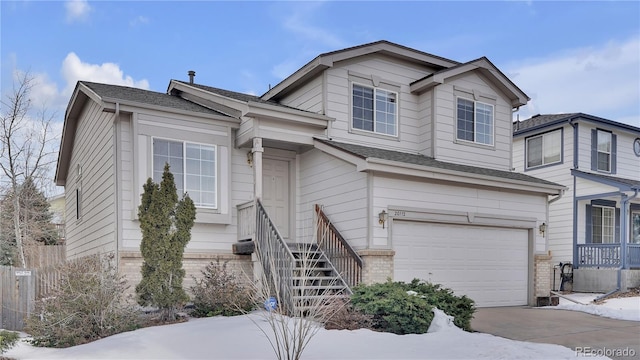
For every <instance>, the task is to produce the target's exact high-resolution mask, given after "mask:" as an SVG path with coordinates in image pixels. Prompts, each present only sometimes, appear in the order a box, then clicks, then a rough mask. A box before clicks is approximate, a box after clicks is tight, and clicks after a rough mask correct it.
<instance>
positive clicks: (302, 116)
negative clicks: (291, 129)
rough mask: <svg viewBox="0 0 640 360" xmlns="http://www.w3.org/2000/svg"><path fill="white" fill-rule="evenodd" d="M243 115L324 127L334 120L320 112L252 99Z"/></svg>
mask: <svg viewBox="0 0 640 360" xmlns="http://www.w3.org/2000/svg"><path fill="white" fill-rule="evenodd" d="M245 116H250V117H257V118H260V117H264V118H270V119H278V120H284V121H291V122H296V123H301V124H306V125H311V126H314V127H321V128H326V127H327V125H328V122H329V121H333V120H334V119H333V118H330V117H328V116H325V115H321V114H315V113H310V112H306V111H302V110H296V109H291V108H287V107H284V106H277V105H270V104H265V103H259V102H254V101H250V102H249V111H248V112H247V113H246V114H245Z"/></svg>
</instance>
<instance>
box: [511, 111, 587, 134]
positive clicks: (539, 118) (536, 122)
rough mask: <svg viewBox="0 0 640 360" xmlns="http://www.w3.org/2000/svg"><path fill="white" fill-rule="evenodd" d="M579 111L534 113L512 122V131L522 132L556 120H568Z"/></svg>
mask: <svg viewBox="0 0 640 360" xmlns="http://www.w3.org/2000/svg"><path fill="white" fill-rule="evenodd" d="M577 115H579V113H566V114H550V115H536V116H533V117H531V118H529V119H526V120H522V121H516V122H514V123H513V132H514V133H517V132H522V131H525V130H529V129H532V128H536V127H539V126H544V125H546V124H549V123H553V122H556V121H562V120H568V119H569V118H572V117H574V116H577Z"/></svg>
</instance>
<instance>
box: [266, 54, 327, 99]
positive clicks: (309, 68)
mask: <svg viewBox="0 0 640 360" xmlns="http://www.w3.org/2000/svg"><path fill="white" fill-rule="evenodd" d="M331 66H333V61H331V60H328V59H327V57H326V56H317V57H316V58H315V59H313V60H311V61H309V62H308V63H307V64H306V65H304V66H303V67H301V68H300V69H298V70H297V71H296V72H294V73H293V74H291V75H289V77H287V78H286V79H284V80H282V81H281V82H280V83H278V84H277V85H276V86H274V87H272V88H271V89H269V91H267V92H266V93H265V94H264V95H262V97H261V99H262V100H270V99H272V98H273V97H275V96H277V95H279V94H280V93H282V92H283V91H285V90H286V89H288V88H289V87H291V86H293V85H294V84H296V83H298V82H299V81H300V80H302V79H304V78H306V77H308V76H313V75H315V74H317V73H318V72H320V71H323V70H325V69H327V68H329V67H331Z"/></svg>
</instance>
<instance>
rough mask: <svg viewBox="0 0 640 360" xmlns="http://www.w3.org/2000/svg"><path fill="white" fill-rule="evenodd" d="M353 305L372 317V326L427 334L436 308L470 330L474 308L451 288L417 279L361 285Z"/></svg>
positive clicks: (471, 303)
mask: <svg viewBox="0 0 640 360" xmlns="http://www.w3.org/2000/svg"><path fill="white" fill-rule="evenodd" d="M351 303H352V304H353V306H354V307H355V308H356V309H358V310H361V311H363V312H364V313H366V314H369V315H372V316H373V329H375V330H379V331H385V332H392V333H395V334H401V335H402V334H423V333H426V332H427V330H428V329H429V325H431V321H432V320H433V308H434V307H437V308H438V309H441V310H443V311H444V312H445V313H446V314H448V315H451V316H453V317H454V318H455V320H454V323H455V325H456V326H458V327H460V328H462V329H465V330H470V326H471V324H470V323H471V318H472V317H473V312H474V311H475V308H474V302H473V300H471V299H469V298H468V297H466V296H462V297H460V296H455V295H453V291H451V290H450V289H445V288H441V286H440V285H437V284H430V283H425V282H421V281H420V280H418V279H414V280H413V281H411V282H410V283H404V282H401V281H398V282H392V281H390V280H389V281H387V282H385V283H377V284H373V285H358V286H356V287H355V288H354V289H353V295H352V296H351Z"/></svg>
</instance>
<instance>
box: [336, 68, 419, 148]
mask: <svg viewBox="0 0 640 360" xmlns="http://www.w3.org/2000/svg"><path fill="white" fill-rule="evenodd" d="M326 71H327V75H326V79H327V110H326V115H327V116H330V117H332V118H335V119H336V121H334V122H333V123H332V124H331V125H330V129H329V136H330V137H332V138H333V139H335V140H343V141H352V142H358V143H363V144H370V145H375V146H382V147H385V148H389V149H396V150H402V151H409V152H419V151H421V150H423V149H424V148H425V144H423V143H422V142H423V140H424V139H423V136H421V135H422V134H423V133H424V125H425V123H424V121H427V120H428V118H426V116H424V115H423V114H424V106H422V105H421V104H419V97H418V95H414V94H412V93H410V92H409V84H410V83H411V82H413V81H415V80H418V79H420V78H423V77H425V76H427V75H429V74H430V72H429V69H425V68H424V67H419V66H416V65H414V64H410V63H404V62H399V61H397V60H392V59H390V58H387V57H384V56H378V57H372V56H366V57H362V58H357V59H354V60H352V61H347V62H345V63H342V64H336V66H334V67H333V68H330V69H327V70H326ZM372 75H373V76H374V77H376V78H377V79H379V80H380V82H381V84H382V85H381V87H385V88H388V89H390V90H394V91H395V90H397V91H398V119H399V120H398V122H399V129H398V137H392V136H385V135H378V134H374V133H370V132H365V131H358V130H355V131H353V130H350V129H349V124H350V122H351V93H350V84H351V81H354V82H358V83H363V84H365V85H367V81H371V80H370V79H371V77H372ZM367 78H368V79H369V80H367ZM421 106H422V108H421ZM427 147H428V145H427Z"/></svg>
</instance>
